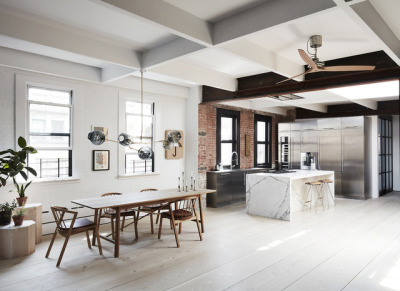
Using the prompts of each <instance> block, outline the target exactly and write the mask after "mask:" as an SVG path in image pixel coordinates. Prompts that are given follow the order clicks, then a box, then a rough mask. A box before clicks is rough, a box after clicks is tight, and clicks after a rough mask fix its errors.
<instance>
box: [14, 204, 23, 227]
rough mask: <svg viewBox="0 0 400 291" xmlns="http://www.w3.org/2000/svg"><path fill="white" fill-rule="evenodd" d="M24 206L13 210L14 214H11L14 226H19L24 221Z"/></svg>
mask: <svg viewBox="0 0 400 291" xmlns="http://www.w3.org/2000/svg"><path fill="white" fill-rule="evenodd" d="M25 211H26V210H25V208H23V207H21V208H19V209H18V208H17V210H16V211H15V215H13V216H12V219H13V220H14V224H15V226H20V225H22V223H23V222H24V217H25Z"/></svg>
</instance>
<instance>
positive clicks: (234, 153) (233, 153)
mask: <svg viewBox="0 0 400 291" xmlns="http://www.w3.org/2000/svg"><path fill="white" fill-rule="evenodd" d="M234 155H236V159H235V161H236V163H235V166H236V164H237V159H238V153H237V152H232V157H231V170H232V169H233V161H234V160H233V156H234Z"/></svg>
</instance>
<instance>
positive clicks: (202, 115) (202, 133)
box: [198, 104, 296, 187]
mask: <svg viewBox="0 0 400 291" xmlns="http://www.w3.org/2000/svg"><path fill="white" fill-rule="evenodd" d="M217 108H224V109H230V110H236V111H240V168H241V169H248V168H252V167H254V114H260V115H268V116H271V117H272V161H274V160H276V159H277V156H278V148H277V147H278V145H277V143H276V141H277V140H278V132H277V131H278V123H279V122H287V121H293V120H294V119H295V117H296V110H295V109H289V110H287V115H286V116H282V115H274V114H268V113H265V112H262V111H254V110H249V109H243V108H238V107H231V106H226V105H220V104H213V105H211V104H199V112H198V114H199V156H198V163H199V185H200V187H206V172H207V171H212V170H214V168H215V165H216V164H217V136H216V133H217ZM246 135H249V136H250V155H249V156H245V136H246Z"/></svg>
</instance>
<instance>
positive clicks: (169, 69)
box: [149, 61, 237, 91]
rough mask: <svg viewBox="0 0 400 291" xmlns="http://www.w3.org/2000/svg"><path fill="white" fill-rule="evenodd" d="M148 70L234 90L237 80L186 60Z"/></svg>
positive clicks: (200, 83) (199, 83)
mask: <svg viewBox="0 0 400 291" xmlns="http://www.w3.org/2000/svg"><path fill="white" fill-rule="evenodd" d="M149 71H151V72H154V73H158V74H162V75H166V76H170V77H174V78H176V79H180V80H185V81H189V82H191V83H194V84H197V85H207V86H210V87H215V88H219V89H223V90H228V91H236V89H237V80H236V79H235V78H233V77H231V76H228V75H226V74H223V73H219V72H215V71H213V70H210V69H207V68H204V67H199V66H195V65H192V64H190V63H186V62H180V61H174V62H173V63H170V64H168V65H160V66H157V67H154V68H152V69H151V70H149Z"/></svg>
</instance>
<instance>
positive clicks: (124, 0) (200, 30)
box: [100, 0, 213, 46]
mask: <svg viewBox="0 0 400 291" xmlns="http://www.w3.org/2000/svg"><path fill="white" fill-rule="evenodd" d="M100 2H103V3H108V4H110V5H111V6H113V7H115V8H118V9H119V11H123V12H124V13H126V14H127V15H130V16H132V17H134V18H136V19H139V20H142V21H145V22H147V23H150V24H153V25H157V26H159V27H162V28H164V29H166V30H167V31H168V32H170V33H173V34H175V35H178V36H180V37H183V38H186V39H188V40H191V41H194V42H196V43H199V44H201V45H204V46H209V45H212V43H213V42H212V36H211V28H210V25H209V23H208V22H207V21H204V20H203V19H201V18H199V17H196V16H194V15H193V14H190V13H188V12H186V11H184V10H182V9H179V8H177V7H176V6H173V5H171V4H169V3H167V2H165V1H160V0H145V1H144V0H101V1H100Z"/></svg>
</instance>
